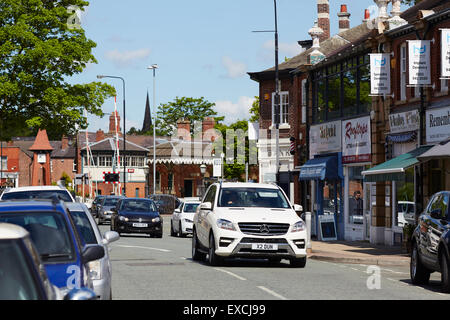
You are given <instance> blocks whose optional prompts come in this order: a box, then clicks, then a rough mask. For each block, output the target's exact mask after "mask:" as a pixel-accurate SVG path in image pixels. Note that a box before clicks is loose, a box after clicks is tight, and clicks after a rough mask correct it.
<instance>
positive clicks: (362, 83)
mask: <svg viewBox="0 0 450 320" xmlns="http://www.w3.org/2000/svg"><path fill="white" fill-rule="evenodd" d="M369 64H370V57H369V55H368V54H364V55H360V56H355V57H351V58H348V59H346V60H342V61H340V62H338V63H335V64H333V65H330V66H327V67H324V68H322V69H320V70H317V71H316V72H314V73H313V74H312V79H313V80H312V95H313V96H312V104H313V106H312V117H313V123H323V122H326V121H329V120H334V119H339V118H342V117H349V116H353V115H358V114H366V113H369V111H370V110H371V106H372V99H371V97H370V96H369V94H370V67H369Z"/></svg>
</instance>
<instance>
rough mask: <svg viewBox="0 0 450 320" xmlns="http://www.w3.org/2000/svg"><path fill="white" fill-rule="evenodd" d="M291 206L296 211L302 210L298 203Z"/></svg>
mask: <svg viewBox="0 0 450 320" xmlns="http://www.w3.org/2000/svg"><path fill="white" fill-rule="evenodd" d="M293 208H294V211H296V212H303V207H302V206H301V205H299V204H294V206H293Z"/></svg>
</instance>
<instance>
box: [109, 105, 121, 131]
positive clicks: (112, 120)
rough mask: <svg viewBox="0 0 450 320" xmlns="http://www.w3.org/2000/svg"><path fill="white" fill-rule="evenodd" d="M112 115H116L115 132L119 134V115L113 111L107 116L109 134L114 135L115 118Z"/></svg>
mask: <svg viewBox="0 0 450 320" xmlns="http://www.w3.org/2000/svg"><path fill="white" fill-rule="evenodd" d="M114 113H117V132H119V133H120V116H119V113H118V112H117V111H115V112H113V113H111V115H110V116H109V131H108V133H109V134H116V118H115V116H114Z"/></svg>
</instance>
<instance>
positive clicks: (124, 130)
mask: <svg viewBox="0 0 450 320" xmlns="http://www.w3.org/2000/svg"><path fill="white" fill-rule="evenodd" d="M103 78H112V79H120V80H122V83H123V151H122V154H123V193H124V195H125V196H126V195H127V174H126V166H127V158H126V156H125V151H126V150H127V140H126V128H125V79H124V78H122V77H117V76H105V75H98V76H97V79H103Z"/></svg>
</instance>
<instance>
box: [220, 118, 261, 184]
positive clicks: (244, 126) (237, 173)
mask: <svg viewBox="0 0 450 320" xmlns="http://www.w3.org/2000/svg"><path fill="white" fill-rule="evenodd" d="M215 129H216V130H218V131H220V133H221V138H219V139H217V140H216V141H214V144H215V145H217V144H219V145H223V146H224V153H225V155H226V154H227V151H226V150H227V148H229V149H230V150H231V149H232V150H234V155H235V157H234V159H233V163H230V160H226V161H225V166H224V178H225V179H227V180H238V181H244V180H245V163H247V162H249V155H250V151H252V153H254V154H256V146H253V145H252V146H251V147H250V144H249V140H248V138H247V134H246V133H247V132H248V121H247V120H238V121H236V122H235V123H232V124H231V125H229V126H227V125H225V124H222V123H219V124H216V125H215ZM239 130H241V133H242V134H245V140H242V139H239V137H238V131H239ZM229 135H235V136H234V140H233V142H232V144H231V145H229V144H227V143H226V142H227V136H228V137H229V139H231V136H229ZM241 148H243V149H244V151H245V155H240V154H239V151H238V150H239V149H241ZM250 148H255V149H250Z"/></svg>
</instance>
